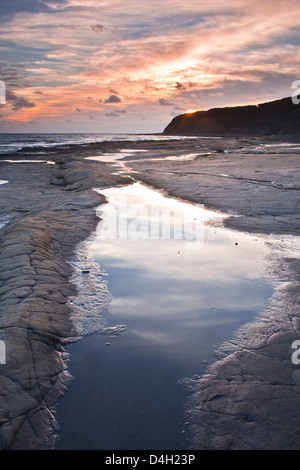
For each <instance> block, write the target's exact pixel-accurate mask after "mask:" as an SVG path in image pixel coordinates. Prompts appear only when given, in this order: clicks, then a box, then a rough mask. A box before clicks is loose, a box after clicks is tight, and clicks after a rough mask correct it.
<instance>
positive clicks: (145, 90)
mask: <svg viewBox="0 0 300 470" xmlns="http://www.w3.org/2000/svg"><path fill="white" fill-rule="evenodd" d="M0 15H1V23H0V49H1V59H0V80H2V81H4V82H5V85H6V104H2V105H0V106H1V109H0V132H125V133H151V132H162V131H163V129H164V128H165V127H166V125H167V124H168V123H169V122H170V120H171V119H172V117H173V116H176V115H178V114H181V113H183V112H185V111H187V110H191V109H195V110H196V109H199V110H200V109H209V108H212V107H219V106H233V105H242V104H256V103H260V102H264V101H271V100H273V99H278V98H283V97H286V96H291V94H292V92H293V90H292V88H291V86H292V83H293V81H294V80H297V79H298V80H299V79H300V67H299V65H300V48H299V45H300V1H299V0H286V1H283V0H265V1H262V0H210V1H204V0H184V1H183V0H151V1H149V0H126V1H124V0H123V1H121V0H103V1H102V0H28V1H27V0H7V1H3V0H2V1H1V6H0Z"/></svg>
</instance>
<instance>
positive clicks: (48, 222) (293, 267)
mask: <svg viewBox="0 0 300 470" xmlns="http://www.w3.org/2000/svg"><path fill="white" fill-rule="evenodd" d="M272 144H273V142H272V141H270V145H271V148H270V151H269V152H268V153H263V152H261V151H260V145H262V141H260V140H259V139H257V138H253V139H244V138H243V139H222V140H217V139H209V140H201V139H200V140H193V141H184V140H183V141H171V142H148V143H145V142H141V143H130V148H133V146H135V147H136V148H137V149H143V148H146V149H147V150H148V152H147V154H146V155H147V156H145V154H143V155H142V156H141V157H138V156H137V155H134V157H133V158H130V157H127V158H126V159H124V161H126V160H127V161H128V172H129V174H128V176H129V178H127V177H126V176H120V175H119V176H118V175H116V174H115V173H116V168H115V167H110V166H109V165H107V164H104V163H98V162H91V161H83V160H82V158H83V156H85V155H93V154H94V152H95V151H99V152H104V151H106V150H107V151H113V150H115V149H119V148H124V143H122V142H120V143H118V144H110V145H109V144H103V145H101V146H99V145H98V146H96V145H91V146H90V147H86V148H82V149H78V150H76V149H75V148H70V149H69V150H66V151H65V153H64V154H62V153H58V154H57V155H54V156H53V155H51V159H54V160H55V162H56V164H55V165H44V164H42V165H40V164H26V165H17V164H14V165H10V164H5V163H0V171H1V179H3V180H8V181H9V184H4V185H1V186H0V222H1V220H2V219H1V217H2V216H5V218H7V216H8V220H10V222H9V223H8V224H7V225H6V226H5V227H4V228H2V229H1V230H0V327H1V329H0V340H1V341H5V344H6V346H7V351H6V356H7V357H6V359H7V361H6V362H7V363H6V364H2V365H0V385H1V387H0V444H1V449H41V448H49V447H52V443H53V436H54V435H55V433H56V432H57V429H56V422H55V416H53V414H52V411H51V410H52V405H53V404H54V403H55V402H56V401H57V400H58V398H59V396H60V394H61V393H63V392H64V390H65V388H66V387H67V386H68V381H69V375H68V371H67V369H66V363H65V361H64V348H65V345H66V344H68V342H70V341H73V340H75V339H76V337H77V334H78V332H77V330H76V327H75V325H74V323H73V322H72V321H71V317H72V313H73V312H72V305H71V304H70V302H69V301H68V300H69V299H70V297H73V296H74V295H76V294H77V290H76V286H75V285H73V284H72V283H71V282H70V277H71V275H72V269H71V265H70V263H69V261H70V260H72V259H73V257H74V250H75V247H76V245H77V244H78V243H79V242H80V241H81V240H84V239H86V238H87V237H88V236H89V235H90V233H91V232H92V231H93V230H94V229H95V227H96V225H97V223H98V219H97V217H96V215H95V214H96V213H95V207H96V206H98V205H99V204H100V203H101V202H103V198H102V197H101V196H100V195H99V194H97V193H96V192H94V191H93V190H92V188H96V187H97V188H101V187H107V186H111V185H118V184H127V183H129V182H131V181H132V180H131V179H130V177H131V178H135V179H138V180H140V181H143V182H145V183H146V184H150V185H152V186H154V187H157V188H160V189H163V190H164V191H166V192H167V193H168V194H170V195H171V196H174V197H179V198H184V199H188V200H190V201H192V202H194V203H201V204H202V203H204V204H205V205H206V206H208V207H210V208H214V209H217V210H221V211H223V212H225V213H226V214H227V215H228V217H227V218H226V219H225V220H224V223H225V225H227V226H230V227H231V228H234V229H236V230H246V231H248V232H252V233H255V234H258V235H259V236H262V235H263V236H265V237H266V242H267V243H269V244H271V246H272V257H271V259H269V260H266V262H267V263H268V266H269V270H270V275H271V276H273V278H274V279H275V280H278V281H280V287H279V288H278V289H277V291H276V295H275V296H274V298H273V299H271V302H270V305H269V308H268V309H267V310H266V311H265V312H262V314H261V315H260V316H259V317H258V319H257V321H256V322H253V323H252V324H250V325H247V326H245V327H244V328H243V329H242V330H241V331H239V332H237V334H236V335H235V337H234V338H232V340H231V341H229V342H228V343H226V344H224V345H222V347H221V348H220V359H219V360H218V361H217V362H216V363H215V364H214V365H213V366H212V367H210V369H209V370H208V371H207V373H206V375H205V376H203V377H198V378H195V380H191V381H190V383H189V386H190V387H191V389H190V390H191V395H192V398H191V402H190V404H189V405H190V406H189V409H188V410H187V412H188V421H189V422H190V435H191V447H192V448H193V449H263V448H266V449H274V448H280V449H299V448H300V434H299V429H300V414H299V412H298V410H299V409H300V393H299V384H300V379H299V375H300V374H299V372H300V369H298V368H297V365H295V364H293V363H292V361H291V353H292V351H291V344H292V342H293V340H294V339H300V322H299V307H298V306H299V291H300V287H299V281H300V277H299V272H300V266H299V255H298V254H297V253H298V252H297V247H299V187H300V183H299V174H300V166H299V154H297V153H295V152H289V153H280V147H278V148H279V150H278V148H277V150H276V146H275V147H274V148H272ZM127 145H128V143H126V146H127ZM128 146H129V145H128ZM190 154H197V155H196V156H195V155H194V156H192V157H191V158H190V159H187V160H185V159H180V160H176V159H174V158H173V157H174V156H175V157H176V156H182V155H190ZM165 157H167V159H166V158H165ZM168 157H170V159H168ZM130 160H135V161H130ZM131 169H132V170H134V171H131ZM272 234H275V235H276V236H275V237H274V236H273V235H272ZM282 281H284V283H282Z"/></svg>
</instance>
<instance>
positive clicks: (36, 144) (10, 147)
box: [0, 133, 195, 155]
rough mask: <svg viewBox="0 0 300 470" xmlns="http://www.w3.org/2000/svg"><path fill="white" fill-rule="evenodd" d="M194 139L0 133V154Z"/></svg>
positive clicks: (143, 135)
mask: <svg viewBox="0 0 300 470" xmlns="http://www.w3.org/2000/svg"><path fill="white" fill-rule="evenodd" d="M174 139H179V140H183V139H195V137H182V136H167V135H163V134H118V133H116V134H101V133H100V134H98V133H92V134H87V133H82V134H76V133H74V134H66V133H64V134H27V133H26V134H0V155H3V154H4V155H7V154H13V153H23V152H31V153H35V154H43V153H46V152H47V153H48V154H49V150H51V148H53V151H56V150H58V149H60V148H62V149H63V148H66V147H68V146H70V145H81V146H82V145H89V144H93V143H98V142H119V141H134V142H139V141H143V140H154V141H162V140H174Z"/></svg>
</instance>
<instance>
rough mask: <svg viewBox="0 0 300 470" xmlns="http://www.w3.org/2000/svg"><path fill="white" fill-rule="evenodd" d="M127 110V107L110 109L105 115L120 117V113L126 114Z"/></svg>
mask: <svg viewBox="0 0 300 470" xmlns="http://www.w3.org/2000/svg"><path fill="white" fill-rule="evenodd" d="M126 113H127V111H126V110H125V109H114V110H113V111H110V112H109V113H105V116H108V117H118V116H120V114H126Z"/></svg>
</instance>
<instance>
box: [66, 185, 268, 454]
mask: <svg viewBox="0 0 300 470" xmlns="http://www.w3.org/2000/svg"><path fill="white" fill-rule="evenodd" d="M100 192H101V193H103V194H105V196H106V197H107V198H108V201H109V202H108V204H107V205H105V206H101V207H100V208H99V211H100V212H101V214H99V215H101V217H102V218H103V220H102V221H101V222H100V223H99V227H98V235H97V236H96V237H95V239H94V241H93V242H92V244H91V246H90V255H91V256H92V257H93V258H94V259H95V260H96V261H97V262H98V263H99V264H100V266H101V271H105V272H106V273H107V274H108V277H107V280H108V288H109V291H110V293H111V295H112V301H111V304H110V308H109V313H108V318H107V321H108V322H109V324H111V325H112V326H113V325H115V324H125V325H126V326H127V329H126V331H125V332H123V333H122V334H121V335H119V336H116V337H112V338H110V337H107V336H105V335H102V334H95V335H91V336H88V337H86V338H84V339H83V340H82V341H80V342H79V343H76V344H73V345H72V346H71V347H70V349H69V352H70V358H71V359H70V364H69V370H70V372H71V374H73V375H74V376H75V379H74V381H73V383H72V384H71V386H70V389H69V391H68V392H67V393H66V395H65V396H64V397H63V399H62V400H61V402H60V404H59V407H58V413H57V418H58V422H59V425H60V428H61V432H60V440H59V442H58V444H57V448H58V449H59V448H60V449H66V448H67V449H106V450H126V449H131V450H133V449H152V450H154V449H159V450H162V449H173V450H174V449H177V450H179V449H185V448H188V446H189V441H188V433H187V432H186V431H187V426H186V423H185V418H184V413H183V411H184V406H185V404H186V401H187V393H188V392H187V391H186V390H185V389H184V387H183V386H182V385H181V379H183V378H185V377H191V376H193V375H195V374H196V375H201V374H203V373H204V372H205V370H206V368H207V366H208V365H209V364H210V363H212V362H214V360H215V359H216V356H215V352H214V351H215V348H216V347H217V346H218V345H220V344H221V343H222V342H223V341H225V340H228V339H230V337H231V336H232V334H233V332H234V331H235V330H236V329H237V328H238V327H239V326H241V325H244V324H245V323H246V322H248V321H251V320H252V319H253V318H254V316H255V315H256V314H258V313H259V312H260V311H261V310H262V309H263V308H264V307H265V306H266V303H267V301H268V299H269V298H270V297H271V295H272V292H273V287H272V284H271V281H270V280H269V279H268V278H267V277H266V275H265V273H264V268H263V262H262V253H263V252H264V250H265V247H264V242H263V240H260V239H255V238H254V237H252V236H248V235H246V234H240V233H237V232H231V231H228V230H224V229H222V228H220V227H217V228H216V227H214V226H213V225H210V224H208V223H207V222H208V221H209V220H211V218H212V217H220V215H217V214H215V213H211V212H208V211H204V210H203V209H202V208H201V207H199V206H193V205H191V204H186V203H183V202H180V201H177V200H174V199H170V198H166V197H164V196H163V195H161V194H159V193H158V192H155V191H153V190H151V189H149V188H146V187H145V186H143V185H140V184H138V183H136V184H134V185H131V186H129V187H123V188H119V189H108V190H105V191H100ZM124 201H125V202H126V204H127V205H125V204H124ZM120 207H122V210H120ZM132 207H134V208H135V210H132ZM154 207H155V208H156V210H155V211H154V210H153V208H154ZM158 207H159V208H160V209H161V210H162V212H163V214H164V217H166V215H168V214H171V213H172V214H173V215H172V217H170V218H169V220H170V221H172V222H173V224H175V225H176V226H177V228H176V230H173V229H174V226H173V227H172V229H171V234H173V235H174V234H176V237H177V238H176V239H175V237H173V238H172V239H167V237H166V239H162V238H159V237H156V238H152V239H151V237H150V236H149V234H150V235H151V233H152V235H153V233H154V234H156V235H157V233H158V232H159V230H160V228H161V227H158V226H159V221H160V223H162V218H161V217H159V213H160V211H157V208H158ZM124 208H125V209H126V210H125V209H124ZM128 208H129V209H128ZM153 213H154V214H155V217H156V222H153V220H152V219H151V214H152V215H153ZM184 222H185V224H184ZM180 223H181V225H182V227H183V228H184V233H181V237H180V236H179V232H178V227H179V225H180ZM116 224H117V225H118V229H116V230H115V232H114V227H116ZM195 224H198V231H196V228H195ZM120 227H122V231H121V232H119V231H118V230H119V228H120ZM153 227H154V228H155V230H154V231H153ZM157 227H158V228H159V230H158V231H157ZM201 227H202V231H201V230H200V229H201ZM126 228H127V229H129V228H130V230H129V231H127V235H128V233H129V234H131V238H129V239H128V237H127V238H126V237H124V238H120V237H119V235H120V233H123V234H124V233H125V232H124V230H125V229H126ZM151 229H152V230H151ZM125 231H126V230H125ZM113 233H115V234H116V235H117V236H115V237H113V236H112V234H113ZM162 233H165V232H162V231H160V234H162ZM196 233H197V234H198V235H199V234H201V236H202V237H204V239H202V240H200V236H199V237H198V239H197V240H196V236H195V234H196ZM193 236H194V238H193ZM196 242H197V243H196Z"/></svg>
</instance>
